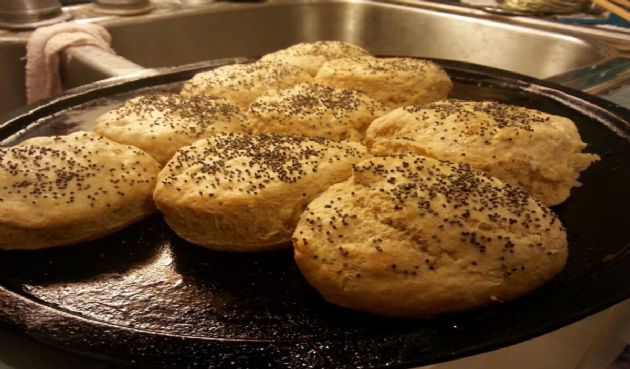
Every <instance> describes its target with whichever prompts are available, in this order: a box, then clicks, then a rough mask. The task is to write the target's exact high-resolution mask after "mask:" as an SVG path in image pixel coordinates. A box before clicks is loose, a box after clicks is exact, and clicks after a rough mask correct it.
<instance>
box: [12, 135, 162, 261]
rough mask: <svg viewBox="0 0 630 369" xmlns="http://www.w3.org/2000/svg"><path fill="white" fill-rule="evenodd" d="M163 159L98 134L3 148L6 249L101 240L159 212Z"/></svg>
mask: <svg viewBox="0 0 630 369" xmlns="http://www.w3.org/2000/svg"><path fill="white" fill-rule="evenodd" d="M159 170H160V166H159V164H158V163H157V162H156V161H155V160H154V159H153V158H152V157H151V156H149V155H148V154H146V153H145V152H143V151H140V150H139V149H137V148H135V147H132V146H127V145H121V144H118V143H116V142H113V141H110V140H108V139H106V138H103V137H101V136H99V135H97V134H96V133H93V132H75V133H73V134H71V135H68V136H53V137H38V138H33V139H30V140H27V141H24V142H22V143H21V144H20V145H18V146H14V147H10V148H2V149H0V234H1V235H2V237H0V248H3V249H38V248H44V247H53V246H61V245H71V244H76V243H79V242H82V241H88V240H92V239H96V238H98V237H102V236H104V235H107V234H109V233H112V232H114V231H117V230H119V229H122V228H124V227H126V226H127V225H129V224H131V223H133V222H135V221H137V220H139V219H141V218H144V217H146V216H147V215H149V214H151V213H154V212H155V206H154V204H153V200H152V198H151V193H152V191H153V187H154V186H155V178H156V175H157V173H158V171H159Z"/></svg>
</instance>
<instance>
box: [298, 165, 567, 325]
mask: <svg viewBox="0 0 630 369" xmlns="http://www.w3.org/2000/svg"><path fill="white" fill-rule="evenodd" d="M293 244H294V247H295V259H296V262H297V264H298V266H299V268H300V270H301V271H302V273H303V274H304V276H305V277H306V279H307V280H308V282H309V283H310V284H311V285H313V287H315V288H316V289H317V290H318V291H319V292H320V293H321V294H322V295H323V297H324V298H325V299H326V300H328V301H330V302H332V303H334V304H338V305H341V306H344V307H348V308H352V309H356V310H361V311H366V312H371V313H375V314H380V315H386V316H398V317H427V316H432V315H435V314H439V313H444V312H452V311H462V310H468V309H472V308H476V307H481V306H485V305H488V304H489V303H491V302H493V301H505V300H510V299H513V298H516V297H518V296H521V295H523V294H525V293H528V292H531V291H532V290H533V289H535V288H537V287H539V286H540V285H542V284H543V283H545V282H546V281H548V280H550V279H551V278H552V277H554V276H555V275H556V274H557V273H559V272H560V270H561V269H562V268H563V266H564V265H565V263H566V259H567V240H566V233H565V230H564V228H563V226H562V224H561V223H560V220H559V219H558V217H557V216H556V215H555V214H554V213H553V212H552V211H551V210H549V209H548V208H546V207H545V206H543V205H542V204H541V203H540V202H538V201H537V200H535V199H534V198H532V197H530V196H529V195H528V194H526V193H525V192H523V191H521V190H519V189H517V188H515V187H512V186H510V185H508V184H505V183H503V182H501V181H500V180H498V179H496V178H493V177H490V176H487V175H486V174H484V173H482V172H480V171H477V170H474V169H472V168H471V167H470V166H468V165H467V164H453V163H448V162H441V161H437V160H435V159H431V158H427V157H422V156H419V155H413V154H408V155H401V156H391V157H374V158H370V159H366V160H364V161H362V162H360V163H358V164H356V165H355V166H354V171H353V175H352V177H351V178H350V179H348V180H347V181H344V182H341V183H338V184H335V185H333V186H331V187H330V188H329V189H328V190H326V191H325V192H324V193H322V195H320V196H319V197H317V198H316V199H315V200H314V201H313V202H311V203H310V204H309V205H308V208H307V209H306V210H305V212H304V213H303V215H302V216H301V218H300V221H299V223H298V225H297V228H296V230H295V232H294V234H293Z"/></svg>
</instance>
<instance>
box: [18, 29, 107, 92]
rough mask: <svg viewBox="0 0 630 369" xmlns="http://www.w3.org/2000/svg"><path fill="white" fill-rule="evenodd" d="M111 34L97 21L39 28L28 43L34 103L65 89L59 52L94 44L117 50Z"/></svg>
mask: <svg viewBox="0 0 630 369" xmlns="http://www.w3.org/2000/svg"><path fill="white" fill-rule="evenodd" d="M110 42H111V36H110V35H109V32H107V30H106V29H105V28H103V27H102V26H99V25H97V24H76V23H70V22H67V23H59V24H54V25H52V26H47V27H41V28H38V29H37V30H35V32H33V34H32V35H31V37H30V38H29V39H28V43H27V45H26V100H27V102H29V103H31V102H33V101H37V100H41V99H45V98H48V97H50V96H53V95H55V94H57V93H59V92H61V80H60V78H59V53H60V52H61V51H63V50H64V49H65V48H67V47H70V46H81V45H92V46H96V47H99V48H101V49H103V50H106V51H109V52H111V53H114V51H113V50H112V49H111V47H110V46H109V44H110Z"/></svg>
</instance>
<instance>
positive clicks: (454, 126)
mask: <svg viewBox="0 0 630 369" xmlns="http://www.w3.org/2000/svg"><path fill="white" fill-rule="evenodd" d="M366 136H367V138H366V143H367V145H368V147H370V150H371V151H372V152H374V153H376V154H379V155H383V154H400V153H406V152H413V153H416V154H420V155H425V156H430V157H433V158H436V159H440V160H449V161H453V162H463V163H468V164H470V165H471V166H473V167H474V168H476V169H479V170H482V171H484V172H486V173H489V174H490V175H493V176H495V177H497V178H500V179H501V180H503V181H505V182H507V183H509V184H511V185H514V186H519V187H520V188H523V189H524V190H525V191H527V192H528V193H530V194H531V195H532V196H534V197H536V198H537V199H539V200H540V201H542V202H543V203H544V204H545V205H547V206H553V205H557V204H559V203H561V202H563V201H564V200H566V199H567V198H568V197H569V194H570V191H571V188H572V187H578V186H579V185H580V182H578V177H579V175H580V172H582V171H583V170H585V169H586V168H587V167H588V166H589V165H590V164H591V163H592V162H594V161H597V160H599V157H598V156H597V155H594V154H588V153H582V150H583V149H584V148H585V147H586V144H585V143H584V142H582V139H581V138H580V134H579V132H578V130H577V127H576V126H575V124H574V123H573V122H572V121H571V120H570V119H568V118H565V117H561V116H557V115H551V114H547V113H544V112H541V111H537V110H534V109H527V108H523V107H520V106H512V105H507V104H501V103H497V102H494V101H464V100H444V101H438V102H435V103H431V104H426V105H416V106H408V107H404V108H400V109H396V110H394V111H391V112H389V113H388V114H385V115H383V116H382V117H380V118H378V119H376V120H375V121H374V122H373V123H372V124H370V126H369V127H368V130H367V134H366Z"/></svg>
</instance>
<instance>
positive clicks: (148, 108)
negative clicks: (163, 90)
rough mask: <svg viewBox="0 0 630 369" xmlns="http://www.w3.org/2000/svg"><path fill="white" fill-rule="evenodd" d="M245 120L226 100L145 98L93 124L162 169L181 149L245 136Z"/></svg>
mask: <svg viewBox="0 0 630 369" xmlns="http://www.w3.org/2000/svg"><path fill="white" fill-rule="evenodd" d="M246 121H247V118H246V116H245V114H244V113H243V112H242V111H241V109H240V108H239V107H238V106H236V105H234V104H231V103H229V102H228V101H227V100H225V99H222V98H219V97H216V96H207V95H195V96H181V95H178V94H163V95H148V96H141V97H137V98H134V99H131V100H129V101H127V102H125V104H124V105H123V106H121V107H119V108H117V109H114V110H112V111H110V112H108V113H106V114H104V115H102V116H100V117H99V118H98V119H97V120H96V127H95V128H94V130H95V131H96V132H97V133H99V134H100V135H102V136H105V137H107V138H109V139H111V140H112V141H116V142H118V143H122V144H126V145H132V146H136V147H138V148H140V149H142V150H143V151H145V152H147V153H149V154H150V155H151V156H153V157H154V158H155V159H156V160H157V161H158V162H159V163H160V164H162V165H164V164H166V162H167V161H168V160H169V159H170V158H171V157H172V156H173V154H174V153H175V151H176V150H177V149H179V148H180V147H182V146H186V145H190V144H191V143H193V142H194V141H197V140H198V139H200V138H205V137H210V136H212V135H215V134H217V133H219V132H234V133H247V132H248V128H247V126H246Z"/></svg>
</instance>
